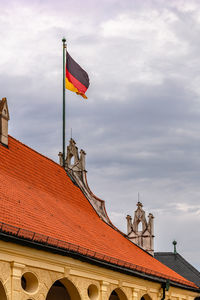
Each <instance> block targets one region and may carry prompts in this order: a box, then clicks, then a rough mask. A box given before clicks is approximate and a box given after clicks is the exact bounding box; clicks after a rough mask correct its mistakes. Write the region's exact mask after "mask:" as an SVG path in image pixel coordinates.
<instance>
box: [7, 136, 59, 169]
mask: <svg viewBox="0 0 200 300" xmlns="http://www.w3.org/2000/svg"><path fill="white" fill-rule="evenodd" d="M8 136H9V138H11V139H13V140H15V141H16V142H18V143H19V144H21V145H23V146H25V147H26V148H28V149H29V150H31V151H33V152H35V153H36V154H38V155H40V156H42V157H43V158H45V159H47V160H49V161H50V162H52V163H54V164H56V165H57V166H58V167H60V168H62V167H61V165H59V164H58V163H57V162H55V161H54V160H53V159H51V158H49V157H47V156H45V155H44V154H42V153H40V152H38V151H37V150H35V149H33V148H31V147H29V146H27V145H26V144H24V143H22V142H21V141H19V140H18V139H16V138H14V137H13V136H11V135H10V134H9V135H8ZM62 169H63V168H62Z"/></svg>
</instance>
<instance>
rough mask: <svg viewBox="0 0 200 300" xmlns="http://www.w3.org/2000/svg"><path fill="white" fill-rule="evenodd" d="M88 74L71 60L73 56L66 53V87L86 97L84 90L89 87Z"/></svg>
mask: <svg viewBox="0 0 200 300" xmlns="http://www.w3.org/2000/svg"><path fill="white" fill-rule="evenodd" d="M89 84H90V82H89V77H88V74H87V73H86V72H85V71H84V70H83V69H82V68H81V67H80V66H79V64H77V62H75V60H73V58H72V57H71V56H70V55H69V53H68V52H67V53H66V78H65V87H66V89H68V90H70V91H72V92H75V93H77V94H78V95H81V96H82V97H83V98H85V99H87V96H86V95H85V92H86V91H87V89H88V87H89Z"/></svg>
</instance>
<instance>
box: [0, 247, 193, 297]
mask: <svg viewBox="0 0 200 300" xmlns="http://www.w3.org/2000/svg"><path fill="white" fill-rule="evenodd" d="M27 272H30V273H31V276H34V275H35V277H36V278H37V280H38V286H37V284H36V286H37V287H34V286H33V290H34V289H35V290H34V291H31V288H30V291H29V292H28V291H25V290H23V288H22V287H21V276H22V275H23V274H24V273H26V274H28V273H27ZM32 274H33V275H32ZM63 278H64V279H63ZM60 279H62V282H63V283H64V284H65V281H66V285H67V284H68V283H67V282H69V283H70V282H72V283H73V285H74V286H75V288H76V289H77V290H78V293H79V294H80V299H81V300H89V299H90V300H108V299H109V297H110V294H111V293H112V291H113V290H114V289H117V290H116V291H118V295H119V296H120V300H126V299H129V300H140V298H141V297H142V296H143V295H146V294H147V295H149V296H150V297H151V299H152V300H158V299H161V298H162V290H161V285H160V284H158V283H154V282H150V281H147V280H143V279H139V278H136V277H133V276H129V275H125V274H121V273H118V272H115V271H112V270H107V269H104V268H101V267H97V266H94V265H90V264H88V263H84V262H81V261H78V260H75V259H72V258H69V257H65V256H60V255H57V254H52V253H48V252H44V251H40V250H36V249H31V248H28V247H23V246H19V245H16V244H12V243H7V242H3V241H0V281H1V282H2V284H3V287H4V289H5V293H6V295H7V300H29V299H31V300H45V299H46V296H47V293H48V291H49V289H50V288H51V286H52V284H53V283H54V282H55V281H56V280H60ZM91 284H94V285H95V286H96V287H97V289H98V297H96V298H94V299H93V298H89V297H88V287H89V286H90V285H91ZM72 293H73V292H72ZM196 296H197V294H196V293H193V292H190V291H186V290H182V289H177V288H173V287H170V290H169V292H166V300H168V299H170V300H193V299H194V298H195V297H196ZM74 298H77V297H74ZM147 298H148V297H147ZM1 300H6V299H1ZM58 300H59V299H58ZM72 300H75V299H72ZM146 300H148V299H146Z"/></svg>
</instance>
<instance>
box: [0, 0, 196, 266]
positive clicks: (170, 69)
mask: <svg viewBox="0 0 200 300" xmlns="http://www.w3.org/2000/svg"><path fill="white" fill-rule="evenodd" d="M0 36H1V44H0V54H1V58H0V94H1V95H0V97H7V98H8V102H9V109H10V115H11V120H10V124H9V132H10V134H11V135H12V136H14V137H15V138H17V139H19V140H21V141H22V142H23V143H25V144H27V145H29V146H30V147H32V148H34V149H36V150H37V151H39V152H40V153H42V154H44V155H46V156H48V157H50V158H52V159H53V160H55V161H56V162H57V161H58V157H57V154H58V152H59V151H61V150H62V41H61V40H62V37H63V36H65V37H66V39H67V45H68V51H69V53H70V54H71V56H72V57H73V58H74V59H75V60H76V61H77V62H78V63H79V64H80V65H81V66H82V67H83V68H84V69H85V70H87V72H88V74H89V76H90V82H91V85H90V88H89V90H88V92H87V96H88V100H87V101H85V100H82V98H81V97H79V96H77V95H74V94H73V93H71V92H67V93H66V114H67V118H66V126H67V140H69V138H70V132H71V128H72V135H73V138H74V139H75V140H76V142H77V146H78V147H79V148H83V149H84V150H85V151H86V153H87V170H88V181H89V185H90V187H91V189H92V191H93V192H94V193H95V194H96V195H97V196H98V197H100V198H102V199H104V200H105V201H106V207H107V211H108V214H109V216H110V218H111V220H112V221H113V223H114V224H115V225H117V226H118V227H119V228H120V229H121V230H123V231H124V232H126V219H125V217H126V215H127V214H131V215H133V212H134V210H135V209H136V203H137V199H138V192H139V193H140V200H141V202H142V203H143V205H144V208H145V210H146V211H147V213H149V212H152V213H153V214H154V216H155V235H156V237H155V250H156V251H172V250H173V247H172V241H173V240H174V239H176V240H177V242H178V245H177V249H178V252H179V253H180V254H181V255H183V256H184V257H185V258H186V259H188V260H189V261H190V262H191V263H192V264H193V265H194V266H196V267H197V268H198V269H199V270H200V260H199V249H200V238H199V228H200V184H199V181H200V58H199V53H200V1H199V0H190V1H187V0H176V1H166V0H154V1H153V0H144V1H141V0H132V1H130V0H124V1H121V0H101V1H97V0H91V1H89V0H84V1H82V0H79V1H77V0H57V1H55V0H46V1H42V0H32V1H27V0H24V1H23V0H16V1H12V0H5V1H4V0H1V2H0Z"/></svg>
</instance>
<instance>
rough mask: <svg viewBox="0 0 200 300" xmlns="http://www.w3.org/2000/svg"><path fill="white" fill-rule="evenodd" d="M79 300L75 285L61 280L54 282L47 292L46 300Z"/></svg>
mask: <svg viewBox="0 0 200 300" xmlns="http://www.w3.org/2000/svg"><path fill="white" fill-rule="evenodd" d="M58 299H59V300H81V298H80V295H79V293H78V290H77V288H76V287H75V285H74V284H73V283H72V282H71V281H70V280H68V279H67V278H63V279H60V280H57V281H56V282H54V284H53V285H52V286H51V288H50V290H49V291H48V294H47V297H46V300H58Z"/></svg>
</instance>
